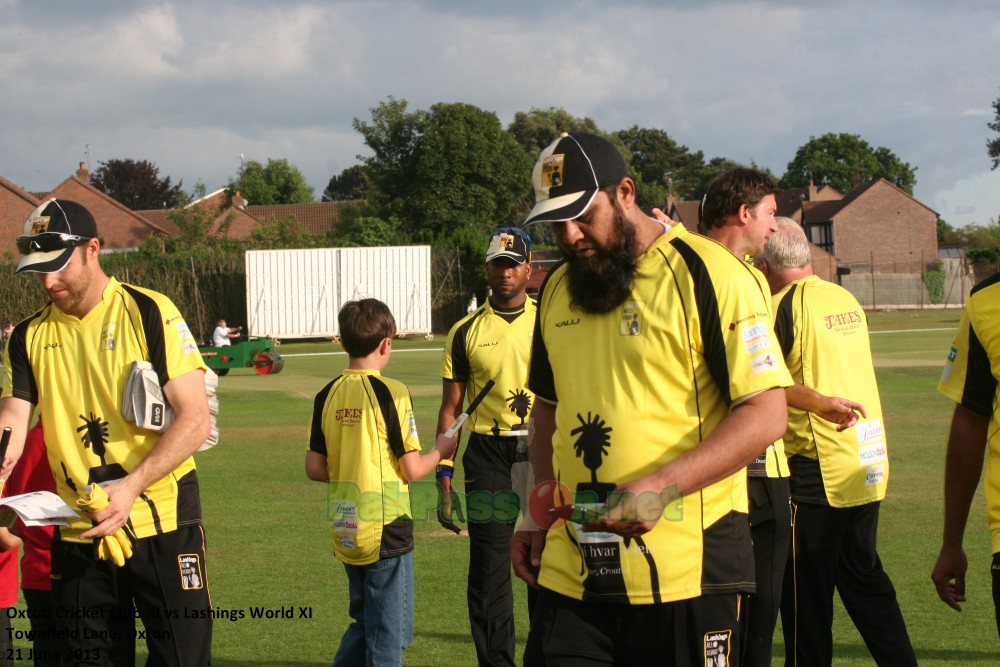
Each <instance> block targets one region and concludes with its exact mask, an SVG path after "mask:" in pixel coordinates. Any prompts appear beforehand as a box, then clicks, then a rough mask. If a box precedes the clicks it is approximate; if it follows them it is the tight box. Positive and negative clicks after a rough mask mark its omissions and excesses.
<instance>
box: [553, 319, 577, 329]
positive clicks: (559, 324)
mask: <svg viewBox="0 0 1000 667" xmlns="http://www.w3.org/2000/svg"><path fill="white" fill-rule="evenodd" d="M579 323H580V318H579V317H578V318H576V319H575V320H562V321H561V322H556V327H557V328H558V327H571V326H573V325H575V324H579Z"/></svg>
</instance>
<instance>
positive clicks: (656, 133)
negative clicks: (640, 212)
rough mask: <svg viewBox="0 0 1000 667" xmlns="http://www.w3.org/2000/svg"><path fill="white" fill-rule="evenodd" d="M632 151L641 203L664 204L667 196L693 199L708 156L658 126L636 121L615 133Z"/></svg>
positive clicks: (633, 174)
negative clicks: (634, 123) (637, 123)
mask: <svg viewBox="0 0 1000 667" xmlns="http://www.w3.org/2000/svg"><path fill="white" fill-rule="evenodd" d="M615 134H616V136H617V138H618V139H619V140H620V141H621V142H622V144H624V146H625V148H626V149H628V151H629V152H630V153H631V155H632V161H631V164H630V172H631V174H632V176H633V177H634V178H635V179H636V181H637V183H638V186H639V203H640V204H641V205H643V206H662V205H663V203H664V202H665V201H666V199H667V196H668V195H671V194H673V195H674V196H675V197H677V198H679V199H693V198H694V197H695V195H696V194H697V189H698V185H699V184H700V182H701V175H702V174H701V172H702V170H703V169H704V167H705V156H704V154H703V153H702V152H701V151H697V152H695V153H692V152H690V151H689V150H688V147H687V146H681V145H680V144H678V143H677V142H676V141H674V140H673V139H671V138H670V135H669V134H667V133H666V132H664V131H663V130H659V129H647V128H641V127H639V126H638V125H633V126H632V127H630V128H628V129H627V130H621V131H619V132H616V133H615Z"/></svg>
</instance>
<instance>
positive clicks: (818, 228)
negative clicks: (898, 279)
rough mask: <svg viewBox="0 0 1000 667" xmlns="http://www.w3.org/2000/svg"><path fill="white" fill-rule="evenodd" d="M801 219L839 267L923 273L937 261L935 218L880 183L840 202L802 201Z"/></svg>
mask: <svg viewBox="0 0 1000 667" xmlns="http://www.w3.org/2000/svg"><path fill="white" fill-rule="evenodd" d="M800 216H801V217H800V218H799V220H800V222H801V223H802V226H803V228H804V229H805V232H806V236H808V237H809V240H810V241H811V242H812V243H815V244H816V245H817V246H819V247H820V248H821V249H823V250H825V251H827V252H828V253H830V254H831V255H833V256H835V257H836V258H837V261H838V263H839V264H840V265H841V266H845V267H850V268H852V269H855V270H856V269H864V270H868V271H874V272H875V273H922V272H923V271H925V270H927V269H928V268H930V267H932V266H934V265H936V263H937V260H938V245H937V219H938V214H937V212H936V211H934V210H932V209H931V208H929V207H927V206H925V205H924V204H922V203H920V202H919V201H917V200H916V199H914V198H913V197H912V196H911V195H909V194H908V193H906V192H905V191H903V190H902V189H900V188H899V187H897V186H895V185H893V184H892V183H890V182H889V181H887V180H885V179H884V178H880V179H878V180H877V181H875V182H873V183H868V184H866V185H861V186H859V187H856V188H855V189H854V190H852V191H851V192H850V193H849V194H848V195H847V196H846V197H844V198H843V199H840V200H831V201H803V202H802V204H801V210H800ZM789 217H791V216H789Z"/></svg>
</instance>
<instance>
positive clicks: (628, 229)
mask: <svg viewBox="0 0 1000 667" xmlns="http://www.w3.org/2000/svg"><path fill="white" fill-rule="evenodd" d="M616 204H617V202H616ZM637 245H638V244H637V242H636V238H635V228H634V227H633V226H632V225H630V224H628V223H626V222H625V216H624V214H623V213H622V210H621V208H620V207H619V206H617V205H616V206H615V219H614V225H613V227H612V230H611V235H610V237H609V238H608V242H607V246H606V247H604V248H596V247H595V248H594V250H595V253H594V254H593V255H592V256H590V257H580V256H579V255H576V254H573V253H567V259H566V263H567V264H568V265H569V266H568V267H567V269H566V273H567V278H568V280H569V283H568V286H569V295H570V303H571V304H572V305H573V307H575V308H579V309H580V310H582V311H583V312H585V313H592V314H595V315H600V314H603V313H608V312H611V311H612V310H614V309H615V308H616V307H617V306H619V305H621V304H622V303H623V302H624V301H625V299H627V298H628V295H629V294H630V293H631V291H632V284H633V283H634V282H635V271H636V255H637V254H638V253H637V252H636V249H637Z"/></svg>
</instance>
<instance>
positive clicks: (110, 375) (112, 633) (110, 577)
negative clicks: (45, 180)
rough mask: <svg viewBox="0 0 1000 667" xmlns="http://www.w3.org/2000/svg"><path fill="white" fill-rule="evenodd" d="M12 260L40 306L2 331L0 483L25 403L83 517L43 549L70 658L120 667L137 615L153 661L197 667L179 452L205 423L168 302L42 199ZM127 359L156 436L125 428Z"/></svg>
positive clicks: (196, 596) (192, 364)
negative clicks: (116, 267) (154, 413)
mask: <svg viewBox="0 0 1000 667" xmlns="http://www.w3.org/2000/svg"><path fill="white" fill-rule="evenodd" d="M17 248H18V251H19V252H20V253H21V255H22V257H21V260H20V262H19V264H18V267H17V273H25V272H28V273H34V274H35V277H36V279H37V280H38V282H39V285H41V287H42V289H43V290H44V292H45V294H46V296H47V297H48V298H49V300H50V302H49V303H48V304H46V305H45V306H43V307H42V308H41V309H40V310H38V311H37V312H36V313H35V314H33V315H31V316H30V317H28V318H27V319H25V320H23V321H22V322H20V323H19V324H17V326H15V327H14V331H13V333H12V334H11V337H10V340H9V341H8V345H7V348H6V350H5V354H4V363H5V367H6V372H5V374H4V380H3V393H2V398H0V427H9V428H10V429H11V431H12V437H11V439H10V445H9V448H8V450H7V454H6V456H5V457H4V460H3V467H2V469H0V478H3V479H6V477H7V475H8V474H9V473H10V471H11V469H12V468H13V466H14V465H15V464H16V463H17V461H18V458H19V457H20V455H21V453H22V450H23V447H24V439H25V434H26V432H27V429H28V425H29V419H30V417H31V415H32V413H33V411H34V408H35V406H36V405H37V406H38V408H39V411H40V413H41V419H42V422H44V424H45V433H46V441H47V444H48V456H49V464H50V466H51V468H52V470H53V471H54V473H55V478H56V479H55V481H56V490H57V493H58V494H59V495H60V496H61V497H62V499H63V500H64V501H65V502H66V503H67V504H68V505H69V506H70V507H72V508H74V509H78V510H79V515H80V516H79V518H78V519H76V520H73V521H72V522H71V523H70V525H68V526H61V527H59V528H58V529H57V531H56V537H55V540H54V541H53V546H52V595H53V603H54V606H55V607H56V609H57V612H59V613H57V616H58V617H59V622H60V623H61V625H62V630H63V631H64V636H65V637H66V638H67V641H68V649H69V651H70V652H71V656H73V659H74V660H76V659H78V658H83V659H84V660H85V661H87V664H95V665H98V664H99V665H112V664H132V661H134V656H124V655H122V654H123V652H127V651H128V650H130V647H131V646H134V642H135V633H134V630H132V627H133V605H134V609H135V611H137V612H138V614H139V616H140V618H141V619H142V621H143V625H144V627H145V635H146V645H147V647H148V650H149V656H150V663H151V664H152V663H155V664H172V665H207V664H209V663H210V652H211V637H212V621H211V618H210V617H207V618H206V612H207V611H209V610H210V609H211V602H210V599H209V595H208V587H207V584H206V573H205V542H204V532H203V529H202V524H201V502H200V500H199V493H198V478H197V473H196V471H195V465H194V460H193V458H192V454H193V453H194V452H195V450H197V449H198V447H199V446H200V445H201V444H202V442H204V441H205V439H206V438H207V437H208V435H209V432H210V428H211V427H210V416H209V408H208V402H207V398H206V395H205V391H204V387H205V371H206V366H205V364H204V362H203V361H202V358H201V354H200V353H199V352H198V345H197V343H196V342H195V339H194V337H193V336H192V334H191V332H190V331H189V330H188V327H187V324H186V323H185V321H184V319H183V317H181V314H180V312H179V311H178V310H177V307H176V306H175V305H174V304H173V303H172V302H171V301H170V300H169V299H168V298H167V297H166V296H164V295H162V294H159V293H157V292H153V291H151V290H147V289H143V288H140V287H134V286H132V285H127V284H124V283H120V282H119V281H118V280H117V279H115V278H114V277H109V276H108V275H106V274H105V273H104V271H103V269H102V268H101V265H100V250H101V242H100V240H99V239H98V233H97V224H96V222H95V220H94V217H93V216H92V215H91V213H90V212H89V211H88V210H87V209H86V208H85V207H84V206H82V205H81V204H79V203H77V202H74V201H70V200H65V199H51V200H49V201H47V202H45V203H43V204H42V205H41V206H39V207H38V208H36V209H35V210H34V211H33V212H32V213H31V215H30V216H29V217H28V219H27V221H26V222H25V223H24V233H23V235H22V236H20V237H18V239H17ZM140 360H144V361H148V362H149V363H150V364H151V365H152V367H153V369H154V370H155V372H156V374H157V376H158V377H159V381H160V384H161V385H162V391H163V394H164V396H165V397H166V400H167V401H168V402H169V404H170V407H171V408H172V410H173V414H174V419H173V421H172V422H171V423H169V425H166V426H164V427H163V428H162V430H159V431H154V430H148V429H146V428H140V427H139V426H137V425H136V424H135V423H134V422H132V421H130V420H128V419H126V418H125V417H124V416H123V409H122V408H123V400H125V398H123V394H124V393H125V387H126V379H127V376H128V374H129V370H130V367H131V366H132V364H133V362H136V361H140ZM128 398H130V397H128ZM81 601H84V602H81ZM123 646H124V647H125V649H124V650H123V648H122V647H123Z"/></svg>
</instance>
